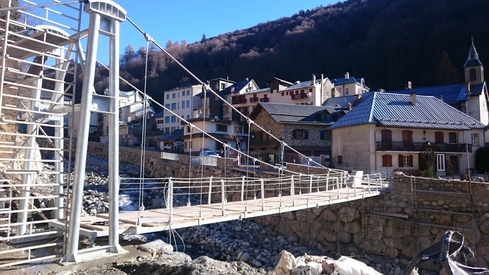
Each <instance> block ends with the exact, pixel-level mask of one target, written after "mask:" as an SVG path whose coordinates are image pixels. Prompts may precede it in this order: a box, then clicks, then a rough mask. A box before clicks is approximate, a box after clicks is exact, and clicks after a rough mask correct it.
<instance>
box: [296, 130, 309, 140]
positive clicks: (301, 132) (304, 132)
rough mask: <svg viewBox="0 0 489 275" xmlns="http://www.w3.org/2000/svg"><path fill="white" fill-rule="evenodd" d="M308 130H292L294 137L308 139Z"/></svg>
mask: <svg viewBox="0 0 489 275" xmlns="http://www.w3.org/2000/svg"><path fill="white" fill-rule="evenodd" d="M308 134H309V133H308V131H307V130H302V129H296V130H294V131H292V138H293V139H308Z"/></svg>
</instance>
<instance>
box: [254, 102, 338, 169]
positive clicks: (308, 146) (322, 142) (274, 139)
mask: <svg viewBox="0 0 489 275" xmlns="http://www.w3.org/2000/svg"><path fill="white" fill-rule="evenodd" d="M335 112H336V113H340V114H341V115H337V117H341V116H342V115H344V113H345V111H344V110H334V109H332V108H331V107H324V106H302V105H295V104H275V103H259V104H258V105H257V106H256V107H255V109H253V112H252V113H251V114H250V119H251V120H252V121H253V122H254V123H252V124H251V126H250V141H249V146H250V148H249V151H250V155H252V156H256V157H258V158H260V159H262V160H263V161H266V162H269V163H271V164H275V163H281V162H296V163H303V164H307V161H308V159H304V158H303V157H300V155H305V156H308V157H309V158H311V159H313V160H314V161H316V162H318V163H320V164H322V165H329V156H330V153H331V132H330V130H329V126H330V125H331V124H332V123H333V121H332V120H331V114H332V113H335ZM299 153H300V154H299Z"/></svg>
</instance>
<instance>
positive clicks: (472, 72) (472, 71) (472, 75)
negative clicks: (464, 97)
mask: <svg viewBox="0 0 489 275" xmlns="http://www.w3.org/2000/svg"><path fill="white" fill-rule="evenodd" d="M469 78H470V81H476V80H477V76H476V72H475V69H470V71H469Z"/></svg>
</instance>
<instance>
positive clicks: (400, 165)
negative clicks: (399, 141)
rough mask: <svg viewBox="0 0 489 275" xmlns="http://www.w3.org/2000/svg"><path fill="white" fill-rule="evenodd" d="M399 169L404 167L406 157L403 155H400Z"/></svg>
mask: <svg viewBox="0 0 489 275" xmlns="http://www.w3.org/2000/svg"><path fill="white" fill-rule="evenodd" d="M398 166H399V167H404V156H403V155H399V164H398Z"/></svg>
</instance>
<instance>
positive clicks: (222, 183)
mask: <svg viewBox="0 0 489 275" xmlns="http://www.w3.org/2000/svg"><path fill="white" fill-rule="evenodd" d="M224 188H225V187H224V180H221V205H222V215H223V216H226V209H225V207H224V204H225V203H226V190H225V189H224Z"/></svg>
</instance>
